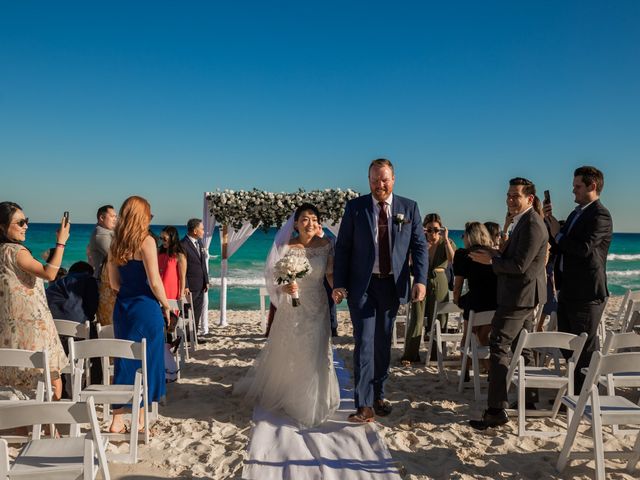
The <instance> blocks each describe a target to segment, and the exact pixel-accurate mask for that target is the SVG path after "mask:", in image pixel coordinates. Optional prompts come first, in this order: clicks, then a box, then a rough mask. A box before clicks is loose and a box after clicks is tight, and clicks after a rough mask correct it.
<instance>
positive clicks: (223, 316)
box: [218, 225, 229, 327]
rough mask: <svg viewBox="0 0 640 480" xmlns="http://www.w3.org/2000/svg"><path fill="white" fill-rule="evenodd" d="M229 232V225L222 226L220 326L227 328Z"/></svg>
mask: <svg viewBox="0 0 640 480" xmlns="http://www.w3.org/2000/svg"><path fill="white" fill-rule="evenodd" d="M228 246H229V230H228V228H227V225H223V226H222V242H221V247H222V248H221V250H222V252H221V253H222V255H221V256H222V260H221V262H220V321H219V322H218V325H219V326H221V327H226V326H227V271H228V268H229V255H228Z"/></svg>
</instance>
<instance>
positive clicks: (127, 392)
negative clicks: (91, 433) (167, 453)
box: [69, 338, 150, 463]
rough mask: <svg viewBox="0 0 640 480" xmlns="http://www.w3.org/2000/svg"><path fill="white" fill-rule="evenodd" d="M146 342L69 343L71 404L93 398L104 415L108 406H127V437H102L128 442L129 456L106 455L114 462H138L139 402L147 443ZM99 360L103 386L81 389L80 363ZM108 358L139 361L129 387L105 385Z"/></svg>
mask: <svg viewBox="0 0 640 480" xmlns="http://www.w3.org/2000/svg"><path fill="white" fill-rule="evenodd" d="M146 344H147V342H146V339H144V338H143V339H142V341H141V342H131V341H129V340H116V339H92V340H84V341H81V342H75V341H74V340H73V339H70V340H69V360H70V361H71V362H72V363H73V365H74V367H75V370H74V371H75V372H76V374H75V375H74V382H73V400H74V401H76V402H81V401H86V399H87V398H89V397H93V398H94V401H95V402H96V403H98V404H102V405H104V406H105V407H104V411H105V419H107V418H108V416H107V414H106V412H107V409H108V408H109V407H110V406H111V405H112V404H114V403H115V404H131V428H130V433H129V435H127V434H122V433H105V434H104V435H105V436H106V437H107V438H109V439H111V440H114V441H123V440H128V441H129V453H125V454H114V455H110V458H112V459H113V460H115V461H124V462H128V463H136V462H137V460H138V418H139V413H140V402H141V401H142V405H143V408H144V415H143V417H144V443H145V444H148V443H149V414H150V413H149V399H148V391H147V354H146ZM96 357H100V358H102V365H103V382H104V383H103V384H99V385H86V386H85V387H84V388H83V387H82V375H81V374H79V373H80V372H81V370H82V365H83V364H84V360H85V359H87V358H96ZM110 358H122V359H129V360H139V361H140V362H141V365H142V368H140V369H138V371H137V372H136V375H135V378H134V382H133V385H109V373H108V368H106V367H105V366H106V365H109V359H110Z"/></svg>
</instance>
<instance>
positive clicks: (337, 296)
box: [331, 288, 347, 305]
mask: <svg viewBox="0 0 640 480" xmlns="http://www.w3.org/2000/svg"><path fill="white" fill-rule="evenodd" d="M331 297H332V298H333V301H334V302H335V303H336V305H337V304H338V303H340V302H342V300H343V299H345V298H347V289H346V288H334V289H333V292H332V293H331Z"/></svg>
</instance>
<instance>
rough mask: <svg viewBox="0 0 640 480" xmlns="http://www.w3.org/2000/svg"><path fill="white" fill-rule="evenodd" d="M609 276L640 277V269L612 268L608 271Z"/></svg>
mask: <svg viewBox="0 0 640 480" xmlns="http://www.w3.org/2000/svg"><path fill="white" fill-rule="evenodd" d="M607 276H608V277H611V278H620V277H639V278H640V270H610V271H608V272H607Z"/></svg>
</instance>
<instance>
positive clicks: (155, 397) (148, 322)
mask: <svg viewBox="0 0 640 480" xmlns="http://www.w3.org/2000/svg"><path fill="white" fill-rule="evenodd" d="M152 217H153V215H151V206H150V205H149V202H147V201H146V200H145V199H144V198H142V197H137V196H132V197H129V198H127V199H126V200H125V202H124V203H123V204H122V207H121V208H120V216H119V218H118V224H117V225H116V228H115V235H114V238H113V242H112V243H111V250H110V252H109V263H108V268H109V277H110V283H111V288H113V289H114V290H115V291H117V292H118V295H117V297H116V304H115V307H114V310H113V328H114V333H115V337H116V338H119V339H123V340H132V341H134V342H140V341H141V340H142V339H143V338H145V339H146V341H147V388H148V392H149V402H157V401H159V400H160V399H161V398H162V397H163V396H164V394H165V372H164V320H165V319H168V318H169V302H168V301H167V296H166V295H165V291H164V287H163V285H162V279H161V278H160V272H159V270H158V252H157V247H156V242H155V240H154V239H153V237H151V236H150V235H149V224H150V222H151V218H152ZM114 366H115V374H114V381H113V383H114V384H116V385H118V384H119V385H132V384H133V383H134V378H135V374H136V371H137V370H138V369H139V368H140V367H141V362H140V361H137V360H124V359H116V361H115V365H114ZM113 413H114V415H113V421H112V423H111V426H110V428H109V431H111V432H122V431H124V430H125V424H124V413H125V406H121V407H119V408H115V409H114V412H113ZM143 415H144V412H143V411H142V409H141V410H140V417H139V419H138V429H141V427H142V425H143V420H142V419H143V418H144V417H143ZM132 421H133V420H132ZM132 428H133V426H132Z"/></svg>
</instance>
